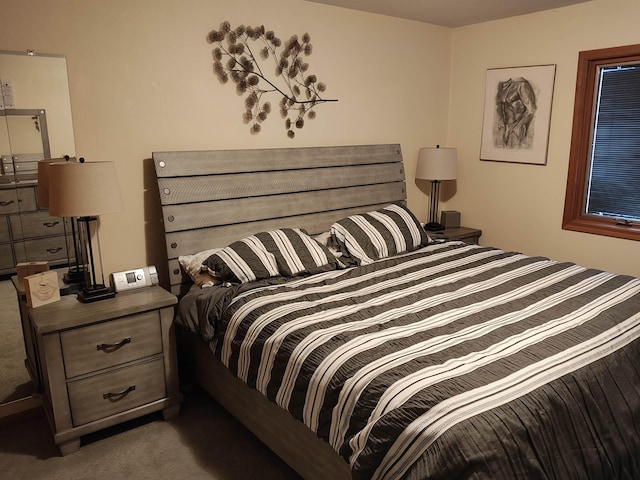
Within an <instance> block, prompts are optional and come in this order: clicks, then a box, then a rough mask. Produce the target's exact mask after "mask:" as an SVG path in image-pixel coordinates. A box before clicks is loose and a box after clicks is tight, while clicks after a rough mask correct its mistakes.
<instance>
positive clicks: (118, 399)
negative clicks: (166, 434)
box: [26, 286, 182, 455]
mask: <svg viewBox="0 0 640 480" xmlns="http://www.w3.org/2000/svg"><path fill="white" fill-rule="evenodd" d="M176 302H177V299H176V297H175V296H174V295H172V294H170V293H168V292H167V291H166V290H164V289H162V288H161V287H157V286H154V287H151V288H141V289H138V290H133V291H130V292H122V293H118V294H117V295H116V297H115V298H112V299H109V300H101V301H98V302H95V303H81V302H79V301H78V300H77V299H76V296H75V295H69V296H65V297H62V298H61V299H60V301H59V302H55V303H51V304H48V305H44V306H41V307H38V308H26V313H27V315H28V319H29V322H30V324H31V325H30V326H31V328H32V331H33V332H34V336H35V343H36V346H37V350H38V355H37V358H38V362H39V370H40V372H41V381H42V387H43V395H44V398H43V404H44V409H45V412H46V414H47V417H48V419H49V423H50V425H51V429H52V430H53V435H54V441H55V443H56V445H58V447H59V449H60V452H61V453H62V455H67V454H69V453H72V452H74V451H76V450H78V448H80V437H81V436H82V435H86V434H88V433H91V432H95V431H96V430H101V429H103V428H105V427H109V426H112V425H115V424H117V423H121V422H124V421H126V420H130V419H133V418H136V417H139V416H141V415H145V414H147V413H151V412H154V411H157V410H162V412H163V414H164V418H165V419H168V418H171V417H173V416H175V415H177V414H178V413H179V411H180V402H181V401H182V395H181V394H180V391H179V384H178V367H177V360H176V347H175V333H174V328H173V307H174V305H175V304H176Z"/></svg>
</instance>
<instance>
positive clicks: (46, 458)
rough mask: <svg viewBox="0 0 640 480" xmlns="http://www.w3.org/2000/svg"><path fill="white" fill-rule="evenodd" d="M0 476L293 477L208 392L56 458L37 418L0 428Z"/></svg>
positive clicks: (223, 479) (224, 479)
mask: <svg viewBox="0 0 640 480" xmlns="http://www.w3.org/2000/svg"><path fill="white" fill-rule="evenodd" d="M0 478H6V479H12V480H21V479H24V480H34V479H51V480H58V479H59V480H63V479H65V480H66V479H71V478H81V479H96V480H98V479H109V480H114V479H124V478H126V479H135V480H137V479H142V480H144V479H152V480H163V479H190V480H191V479H215V480H232V479H233V480H238V479H239V480H244V479H247V480H248V479H273V480H276V479H282V480H294V479H299V477H298V476H297V475H296V474H295V472H293V471H292V470H291V469H289V467H288V466H287V465H285V464H284V463H283V462H282V461H281V460H280V459H279V458H278V457H276V456H275V455H274V454H273V453H272V452H271V451H270V450H269V449H268V448H266V447H265V446H264V445H263V444H262V443H261V442H260V441H259V440H258V439H257V438H255V437H254V436H253V435H252V434H251V433H249V432H248V431H247V430H246V429H245V428H244V427H243V426H242V425H241V424H240V423H238V422H237V421H236V420H235V419H234V418H233V417H231V416H230V415H229V414H228V413H227V412H226V411H225V410H224V409H223V408H222V407H220V406H219V405H218V404H217V403H215V402H214V401H213V400H212V399H211V398H210V397H209V396H208V395H207V394H205V393H204V392H202V391H200V390H197V389H196V390H194V391H192V392H191V393H188V394H185V400H184V402H183V404H182V408H181V412H180V415H179V416H178V417H175V418H173V419H171V420H169V421H164V420H163V419H162V414H160V413H158V414H151V415H148V416H146V417H143V418H142V419H138V420H134V421H131V422H127V423H125V424H123V425H121V426H117V427H112V428H110V429H108V430H106V431H103V432H97V433H96V434H92V435H89V436H87V437H83V439H82V446H81V448H80V450H79V451H77V452H75V453H73V454H71V455H68V456H66V457H60V456H59V454H58V451H57V449H56V446H55V444H54V443H53V437H52V436H51V432H50V430H49V426H48V424H47V421H46V418H45V417H44V416H41V417H37V418H32V419H30V420H27V421H24V422H21V423H17V424H13V425H9V426H6V427H4V428H2V429H0Z"/></svg>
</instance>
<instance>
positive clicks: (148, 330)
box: [60, 311, 162, 378]
mask: <svg viewBox="0 0 640 480" xmlns="http://www.w3.org/2000/svg"><path fill="white" fill-rule="evenodd" d="M60 342H61V344H62V355H63V357H64V368H65V374H66V377H67V378H73V377H76V376H78V375H83V374H85V373H90V372H95V371H97V370H101V369H103V368H109V367H112V366H114V365H120V364H123V363H126V362H131V361H133V360H138V359H140V358H144V357H148V356H150V355H154V354H156V353H160V352H162V336H161V331H160V314H159V313H158V312H157V311H153V312H146V313H141V314H138V315H133V316H130V317H125V318H122V319H119V320H113V321H110V322H105V323H98V324H95V325H89V326H88V327H82V328H76V329H73V330H67V331H65V332H62V333H61V334H60Z"/></svg>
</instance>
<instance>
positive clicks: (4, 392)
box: [0, 51, 75, 418]
mask: <svg viewBox="0 0 640 480" xmlns="http://www.w3.org/2000/svg"><path fill="white" fill-rule="evenodd" d="M65 155H69V156H71V157H73V156H75V139H74V135H73V123H72V119H71V102H70V96H69V82H68V76H67V61H66V58H65V57H64V56H59V55H42V54H34V53H33V52H28V53H20V52H3V51H0V308H1V309H2V311H3V315H2V316H1V318H0V328H1V329H2V332H3V335H2V336H3V339H2V340H0V347H1V348H0V378H2V382H0V418H1V417H3V416H6V415H12V414H15V413H19V412H20V411H22V410H25V409H28V408H32V407H33V406H34V398H36V397H34V395H33V394H34V392H35V391H36V388H35V386H34V383H33V382H32V379H31V377H32V376H33V374H34V372H33V371H32V372H31V374H30V371H29V369H28V368H27V364H28V363H29V362H25V359H26V358H27V357H28V355H27V353H26V350H25V349H26V348H29V342H25V341H24V339H23V329H22V323H21V317H20V310H19V305H18V301H17V294H16V289H15V288H14V284H13V282H12V280H11V277H12V276H14V275H15V273H16V272H15V264H16V263H17V262H33V261H43V260H44V261H48V262H49V265H50V267H56V266H65V265H67V264H68V257H67V251H66V232H65V229H64V222H63V221H62V219H55V218H53V217H50V216H49V215H48V212H47V211H46V210H43V209H40V208H38V204H37V171H38V167H37V165H38V161H39V160H42V159H44V158H60V157H64V156H65ZM60 245H62V248H61V247H60ZM32 348H33V347H31V349H32ZM30 367H31V370H34V368H33V366H32V365H31V366H30ZM35 404H36V405H37V402H36V403H35Z"/></svg>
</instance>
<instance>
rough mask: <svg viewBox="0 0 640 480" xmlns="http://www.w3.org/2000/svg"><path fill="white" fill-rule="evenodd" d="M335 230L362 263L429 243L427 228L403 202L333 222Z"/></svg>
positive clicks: (334, 233)
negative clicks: (425, 228) (424, 227)
mask: <svg viewBox="0 0 640 480" xmlns="http://www.w3.org/2000/svg"><path fill="white" fill-rule="evenodd" d="M331 233H332V234H333V235H334V236H335V238H336V239H337V240H338V242H339V243H340V244H341V245H342V246H343V248H344V249H345V250H346V252H347V253H348V254H349V256H351V257H353V258H354V259H355V260H356V262H357V263H358V264H360V265H367V264H369V263H372V262H374V261H375V260H379V259H381V258H386V257H390V256H392V255H397V254H399V253H403V252H410V251H412V250H415V249H417V248H420V247H422V246H425V245H427V244H428V243H429V236H428V235H427V232H425V231H424V229H423V228H422V226H421V225H420V222H418V220H417V219H416V217H415V216H414V215H413V213H411V211H409V209H408V208H407V207H405V206H404V205H403V204H401V203H394V204H391V205H389V206H387V207H385V208H382V209H380V210H376V211H374V212H368V213H364V214H362V215H352V216H350V217H347V218H343V219H342V220H339V221H338V222H336V223H334V224H333V225H332V226H331Z"/></svg>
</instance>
